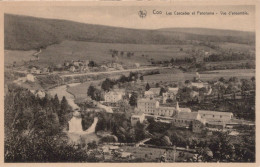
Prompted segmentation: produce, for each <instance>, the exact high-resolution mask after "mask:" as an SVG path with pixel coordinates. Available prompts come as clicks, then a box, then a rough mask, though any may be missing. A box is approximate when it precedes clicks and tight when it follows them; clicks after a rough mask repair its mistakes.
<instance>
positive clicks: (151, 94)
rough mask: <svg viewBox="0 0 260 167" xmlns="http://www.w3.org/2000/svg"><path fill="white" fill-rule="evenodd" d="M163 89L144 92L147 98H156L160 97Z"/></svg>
mask: <svg viewBox="0 0 260 167" xmlns="http://www.w3.org/2000/svg"><path fill="white" fill-rule="evenodd" d="M160 91H161V88H150V89H149V90H148V91H145V92H144V96H145V97H151V98H152V97H156V96H160Z"/></svg>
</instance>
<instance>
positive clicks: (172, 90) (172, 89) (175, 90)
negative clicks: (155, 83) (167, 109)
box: [168, 87, 179, 94]
mask: <svg viewBox="0 0 260 167" xmlns="http://www.w3.org/2000/svg"><path fill="white" fill-rule="evenodd" d="M178 90H179V88H178V87H177V88H168V92H173V93H175V94H177V93H178Z"/></svg>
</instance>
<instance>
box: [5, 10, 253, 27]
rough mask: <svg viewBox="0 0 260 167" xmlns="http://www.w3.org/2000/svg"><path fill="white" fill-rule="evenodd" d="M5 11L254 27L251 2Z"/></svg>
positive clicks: (122, 22) (146, 23)
mask: <svg viewBox="0 0 260 167" xmlns="http://www.w3.org/2000/svg"><path fill="white" fill-rule="evenodd" d="M140 10H146V11H147V16H146V17H145V18H140V17H139V15H138V11H140ZM153 10H157V11H162V13H163V14H162V15H155V14H153ZM166 11H171V12H174V11H178V12H181V11H182V12H184V11H187V12H192V11H195V12H197V11H202V12H216V13H218V14H217V15H214V16H212V15H209V16H204V15H200V16H199V15H195V16H180V15H172V16H167V15H165V12H166ZM221 11H223V12H227V13H228V12H230V11H233V12H243V11H246V12H248V14H249V15H240V16H230V15H226V16H221V15H220V12H221ZM5 13H11V14H20V15H28V16H35V17H43V18H55V19H65V20H72V21H77V22H82V23H90V24H100V25H109V26H119V27H127V28H140V29H158V28H169V27H202V28H216V29H231V30H242V31H255V7H254V6H164V7H163V6H160V7H155V6H148V7H145V6H130V7H129V6H121V7H120V6H116V7H115V6H99V7H97V6H91V7H90V6H73V7H68V6H16V7H14V6H12V7H9V8H6V9H5Z"/></svg>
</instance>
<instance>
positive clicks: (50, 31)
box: [4, 14, 255, 50]
mask: <svg viewBox="0 0 260 167" xmlns="http://www.w3.org/2000/svg"><path fill="white" fill-rule="evenodd" d="M184 30H185V29H181V28H180V29H160V30H145V29H129V28H120V27H110V26H102V25H92V24H83V23H78V22H73V21H66V20H57V19H43V18H35V17H29V16H20V15H11V14H5V17H4V32H5V37H4V38H5V49H8V50H31V49H38V48H46V47H47V46H49V45H53V44H58V43H61V42H62V41H65V40H72V41H85V42H98V43H123V44H156V45H157V44H169V45H174V44H187V43H188V41H189V40H199V41H212V42H232V43H245V44H248V43H249V44H252V43H254V42H255V37H254V33H249V35H241V34H243V33H241V32H239V31H234V32H233V31H232V33H223V30H214V31H216V32H218V33H213V35H212V34H211V33H210V31H208V30H207V31H205V29H201V30H200V31H201V32H203V31H204V32H208V33H204V34H203V33H197V32H198V30H199V29H197V30H196V31H193V29H190V30H189V31H188V30H187V29H186V31H184ZM221 34H222V35H221Z"/></svg>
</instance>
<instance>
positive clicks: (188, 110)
mask: <svg viewBox="0 0 260 167" xmlns="http://www.w3.org/2000/svg"><path fill="white" fill-rule="evenodd" d="M180 110H181V112H191V109H190V108H180Z"/></svg>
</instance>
